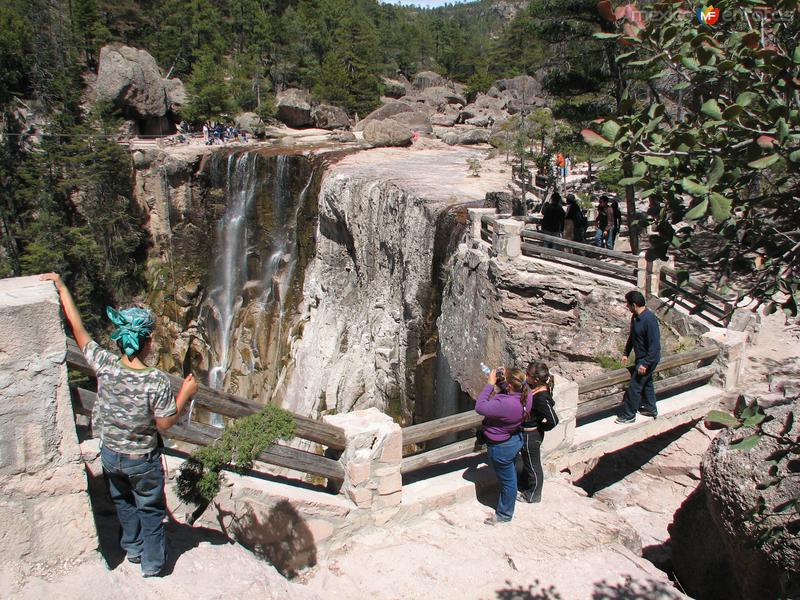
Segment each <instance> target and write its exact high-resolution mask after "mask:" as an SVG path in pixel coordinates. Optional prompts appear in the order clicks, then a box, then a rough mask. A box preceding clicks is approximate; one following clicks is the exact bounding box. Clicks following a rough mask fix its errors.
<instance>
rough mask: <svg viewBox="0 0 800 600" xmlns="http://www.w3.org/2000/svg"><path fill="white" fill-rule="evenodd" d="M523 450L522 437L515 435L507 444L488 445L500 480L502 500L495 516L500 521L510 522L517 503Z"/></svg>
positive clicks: (498, 504)
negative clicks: (518, 470) (518, 460)
mask: <svg viewBox="0 0 800 600" xmlns="http://www.w3.org/2000/svg"><path fill="white" fill-rule="evenodd" d="M520 448H522V435H521V434H519V433H515V434H514V435H512V436H511V437H510V438H509V439H507V440H506V441H505V442H499V443H497V444H487V445H486V452H487V454H488V455H489V462H490V463H491V464H492V468H493V469H494V472H495V473H497V478H498V479H499V480H500V499H499V500H498V501H497V509H496V510H495V515H496V516H497V519H498V520H499V521H510V520H511V517H513V516H514V506H515V505H516V503H517V467H516V458H517V454H518V453H519V451H520Z"/></svg>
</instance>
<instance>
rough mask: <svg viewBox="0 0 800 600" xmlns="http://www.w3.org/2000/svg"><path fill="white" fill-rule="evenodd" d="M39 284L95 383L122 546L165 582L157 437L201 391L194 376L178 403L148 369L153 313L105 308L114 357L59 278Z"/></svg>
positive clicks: (95, 414) (97, 422) (96, 418)
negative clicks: (51, 297)
mask: <svg viewBox="0 0 800 600" xmlns="http://www.w3.org/2000/svg"><path fill="white" fill-rule="evenodd" d="M42 279H44V280H48V281H52V282H54V283H55V285H56V288H57V289H58V293H59V297H60V298H61V305H62V307H63V308H64V315H65V316H66V319H67V322H68V323H69V325H70V327H71V328H72V332H73V334H74V336H75V341H76V342H78V346H79V347H80V348H81V350H82V351H83V353H84V355H85V356H86V360H87V361H88V362H89V364H90V365H91V366H92V367H93V368H94V370H95V374H96V376H97V402H96V403H95V406H94V409H93V411H92V422H93V428H94V433H95V435H96V436H98V437H99V438H100V459H101V461H102V463H103V475H104V477H105V480H106V483H107V485H108V490H109V493H110V495H111V499H112V500H113V501H114V506H115V507H116V509H117V516H118V517H119V521H120V525H121V526H122V537H121V539H120V545H121V546H122V548H123V549H124V550H125V551H126V553H127V555H128V561H130V562H132V563H135V564H141V568H142V575H143V576H144V577H154V576H157V575H160V574H161V571H162V569H163V568H164V562H165V559H166V553H165V547H166V544H165V542H166V540H165V534H166V531H165V527H164V520H165V518H166V500H165V496H164V469H163V467H162V465H161V449H160V448H159V446H158V432H159V431H166V430H167V429H169V428H170V427H172V425H174V424H175V422H176V421H177V420H178V416H179V415H180V413H181V412H182V411H183V409H184V407H185V406H186V404H187V403H188V401H189V400H190V398H191V397H192V396H193V395H194V394H195V393H196V392H197V383H196V382H195V380H194V377H193V376H192V375H189V376H188V377H187V378H186V379H185V380H184V382H183V385H182V386H181V389H180V391H179V392H178V396H177V398H175V396H173V394H172V388H171V387H170V383H169V379H168V378H167V376H166V375H165V374H164V373H162V372H161V371H159V370H158V369H154V368H151V367H148V366H147V365H146V364H144V362H143V360H144V359H145V358H146V357H147V354H148V353H149V351H150V348H151V345H152V341H151V337H150V334H151V333H152V330H153V325H154V320H153V315H152V314H151V313H150V311H148V310H145V309H142V308H129V309H126V310H122V311H116V310H114V309H113V308H111V307H109V308H108V309H107V313H108V317H109V319H111V321H112V323H114V325H115V326H116V329H115V330H114V333H113V334H112V335H111V339H113V340H115V341H116V342H117V346H118V347H119V349H120V356H119V357H117V356H115V355H113V354H112V353H111V352H108V351H107V350H104V349H103V348H101V347H100V346H99V345H98V344H97V343H96V342H94V341H93V340H92V339H91V338H90V337H89V334H88V333H87V332H86V329H85V328H84V326H83V321H82V320H81V317H80V313H79V312H78V309H77V307H76V306H75V302H74V301H73V299H72V296H71V294H70V293H69V290H68V289H67V287H66V286H65V285H64V283H63V282H62V281H61V277H59V276H58V275H57V274H55V273H48V274H46V275H42Z"/></svg>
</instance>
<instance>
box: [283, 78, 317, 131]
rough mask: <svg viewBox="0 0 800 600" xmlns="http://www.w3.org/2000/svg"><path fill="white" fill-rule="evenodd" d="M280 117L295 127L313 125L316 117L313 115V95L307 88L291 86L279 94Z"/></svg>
mask: <svg viewBox="0 0 800 600" xmlns="http://www.w3.org/2000/svg"><path fill="white" fill-rule="evenodd" d="M276 100H277V106H278V119H279V120H280V121H281V122H283V123H285V124H286V125H288V126H289V127H292V128H294V129H301V128H303V127H311V126H312V125H314V118H313V117H312V116H311V108H312V101H311V95H310V94H309V93H308V92H306V91H305V90H301V89H297V88H289V89H288V90H284V91H282V92H278V95H277V98H276Z"/></svg>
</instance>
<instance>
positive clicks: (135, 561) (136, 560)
mask: <svg viewBox="0 0 800 600" xmlns="http://www.w3.org/2000/svg"><path fill="white" fill-rule="evenodd" d="M128 562H129V563H132V564H134V565H140V564H142V557H141V556H130V555H128Z"/></svg>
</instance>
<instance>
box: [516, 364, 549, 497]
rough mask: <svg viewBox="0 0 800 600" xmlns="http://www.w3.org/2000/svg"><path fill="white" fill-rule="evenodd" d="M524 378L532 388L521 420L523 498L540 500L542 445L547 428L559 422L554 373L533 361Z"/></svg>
mask: <svg viewBox="0 0 800 600" xmlns="http://www.w3.org/2000/svg"><path fill="white" fill-rule="evenodd" d="M525 379H526V382H527V384H528V387H529V388H530V390H531V398H530V400H529V401H528V403H527V411H526V412H525V422H524V423H523V424H522V450H521V452H520V454H521V455H522V475H521V476H520V478H519V494H517V500H519V501H520V502H529V503H533V502H541V501H542V485H543V484H544V472H543V471H542V455H541V448H542V442H543V441H544V432H545V430H544V428H543V426H547V425H546V424H547V423H550V425H549V428H552V427H553V425H555V424H556V423H558V417H557V416H556V414H555V411H554V410H553V376H552V375H551V374H550V369H548V367H547V365H546V364H545V363H543V362H532V363H531V364H529V365H528V369H527V370H526V372H525Z"/></svg>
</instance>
